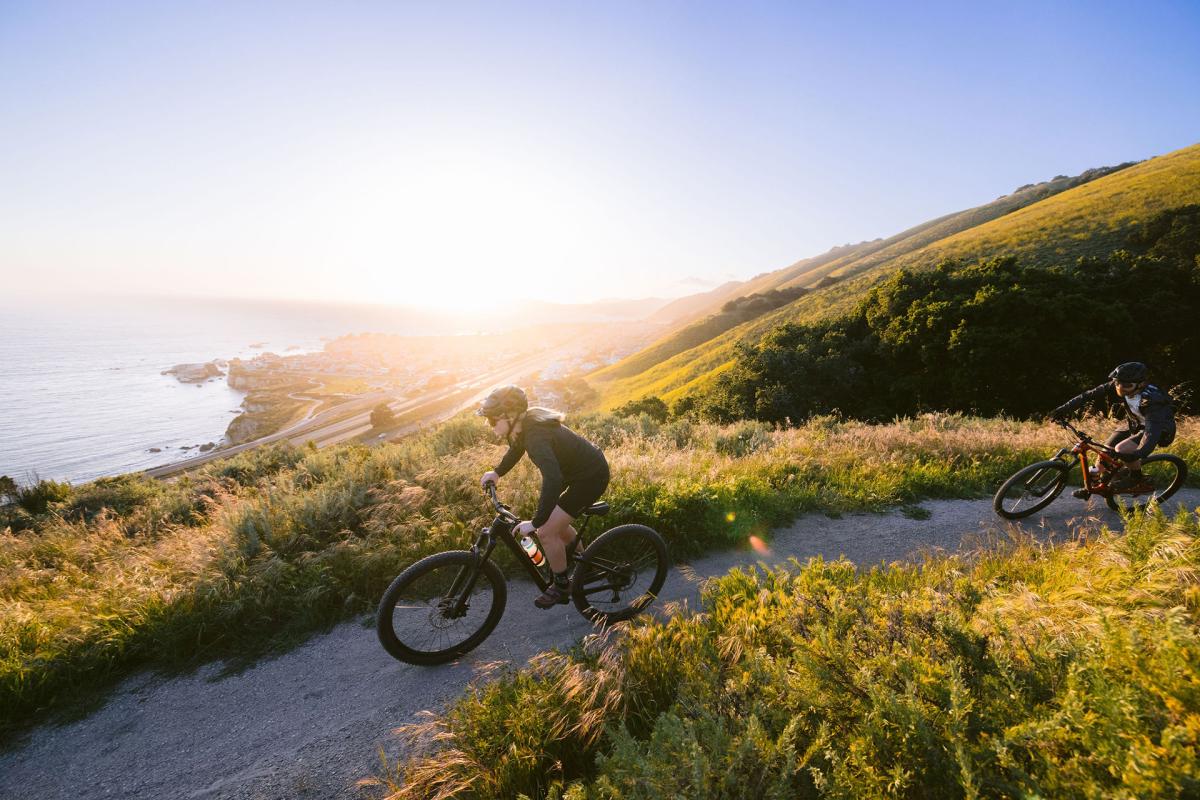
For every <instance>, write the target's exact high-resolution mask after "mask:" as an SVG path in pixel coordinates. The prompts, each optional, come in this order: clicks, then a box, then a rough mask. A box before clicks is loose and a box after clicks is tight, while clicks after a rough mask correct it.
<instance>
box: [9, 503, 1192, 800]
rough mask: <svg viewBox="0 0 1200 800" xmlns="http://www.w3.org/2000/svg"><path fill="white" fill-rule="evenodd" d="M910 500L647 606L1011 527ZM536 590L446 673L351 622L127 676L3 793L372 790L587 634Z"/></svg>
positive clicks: (705, 570)
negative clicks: (224, 667)
mask: <svg viewBox="0 0 1200 800" xmlns="http://www.w3.org/2000/svg"><path fill="white" fill-rule="evenodd" d="M1177 500H1178V502H1176V503H1173V506H1174V507H1178V506H1179V505H1183V506H1185V507H1187V508H1188V509H1196V508H1197V506H1200V490H1194V489H1189V490H1185V491H1183V492H1181V493H1180V495H1179V496H1178V498H1177ZM921 508H923V509H924V510H925V511H927V512H929V517H928V518H927V519H912V518H910V517H906V516H905V515H904V514H902V513H901V512H900V511H892V512H889V513H884V514H847V515H845V516H843V517H840V518H836V519H831V518H829V517H826V516H824V515H820V514H811V515H807V516H804V517H802V518H801V519H799V520H798V521H797V522H796V523H795V524H794V525H792V526H791V527H789V528H784V529H780V530H777V531H776V532H775V534H774V538H773V541H772V542H771V543H770V547H771V552H770V553H769V554H760V553H756V552H754V551H752V550H749V549H746V550H744V551H730V552H723V553H716V554H713V555H709V556H706V557H704V558H702V559H698V560H696V561H693V562H691V564H690V565H688V566H689V567H690V569H676V570H672V573H671V577H670V579H669V580H668V582H667V585H666V587H665V588H664V590H663V601H664V602H663V603H660V604H658V606H659V607H660V608H661V606H662V605H664V604H665V602H666V601H679V600H687V601H688V602H689V603H691V604H692V605H693V607H694V605H695V602H696V600H697V599H698V597H699V579H700V578H703V577H707V576H713V575H721V574H724V573H725V572H726V571H728V570H729V569H730V568H731V567H733V566H737V565H739V564H753V563H755V562H757V561H765V562H767V563H776V562H780V561H785V560H787V559H788V558H790V557H796V558H799V559H801V560H803V559H806V558H808V557H810V556H813V555H817V554H820V555H823V556H825V557H827V558H836V557H837V556H839V555H845V556H847V557H848V558H850V559H851V560H853V561H855V562H856V563H858V564H860V565H870V564H875V563H879V562H881V561H885V562H886V561H893V560H898V559H902V558H904V557H906V556H908V555H911V554H914V553H918V552H920V551H923V550H927V549H943V550H954V549H957V548H958V547H960V546H961V545H962V544H964V543H965V544H968V545H970V544H974V543H977V542H979V541H981V540H985V539H986V538H987V537H989V536H993V535H995V534H996V533H1000V534H1001V535H1003V533H1004V531H1005V530H1006V526H1005V525H1004V524H1002V521H1001V520H999V518H997V517H996V516H995V515H994V514H993V512H992V510H991V501H990V500H946V501H927V502H925V503H922V504H921ZM1089 520H1094V521H1098V522H1100V523H1102V524H1105V525H1109V526H1116V525H1119V524H1120V518H1119V517H1118V516H1117V515H1116V514H1113V513H1112V512H1110V511H1109V510H1108V509H1107V507H1105V506H1104V505H1103V503H1102V502H1101V501H1099V500H1098V499H1096V498H1093V499H1092V501H1091V502H1090V503H1088V504H1087V505H1086V506H1085V505H1084V504H1082V503H1081V502H1080V501H1078V500H1075V499H1073V498H1070V497H1065V498H1059V499H1058V500H1056V501H1055V502H1054V503H1053V504H1051V506H1050V507H1049V508H1048V509H1047V510H1046V512H1044V513H1043V514H1042V515H1037V516H1034V517H1031V518H1030V519H1029V520H1026V521H1025V522H1024V524H1023V526H1022V527H1023V528H1024V529H1025V530H1026V531H1031V532H1035V533H1038V535H1040V536H1044V537H1054V538H1056V539H1062V538H1065V537H1068V536H1070V534H1071V531H1072V529H1073V528H1074V527H1076V526H1078V525H1081V524H1084V523H1088V522H1089ZM533 594H534V591H533V589H532V587H531V586H530V585H529V584H523V583H515V584H512V585H510V593H509V603H508V608H507V610H506V613H505V615H504V618H503V619H502V620H501V622H500V625H499V627H498V628H497V629H496V631H495V632H494V633H493V634H492V635H491V637H490V638H489V639H488V640H487V641H485V642H484V643H483V644H482V645H481V646H480V647H479V648H478V649H477V650H476V651H474V652H473V653H471V654H469V656H468V657H466V658H463V659H462V660H460V661H459V662H458V663H454V664H448V665H445V666H441V667H413V666H409V665H407V664H401V663H399V662H397V661H394V660H392V658H391V657H389V656H388V655H387V654H386V653H385V652H384V651H383V649H382V648H381V647H380V646H379V644H378V642H377V641H376V639H375V633H374V630H373V628H372V627H371V626H370V625H363V624H359V623H356V622H349V623H345V624H343V625H340V626H339V627H337V628H335V629H334V630H333V631H331V632H330V633H328V634H325V635H322V636H319V637H316V638H314V639H312V640H311V641H309V642H308V643H307V644H305V645H303V646H302V647H299V648H297V649H295V650H293V651H291V652H289V653H287V654H285V655H282V656H279V657H278V658H274V659H272V660H269V661H264V662H262V663H259V664H258V665H256V666H255V667H254V668H252V669H249V670H247V671H245V672H242V673H240V674H237V675H233V676H228V677H220V676H219V671H220V670H219V667H218V666H216V665H211V666H209V667H206V668H204V669H202V670H200V671H198V672H196V673H194V674H192V675H190V676H187V677H183V678H173V679H163V678H160V677H156V676H153V675H149V674H144V675H139V676H136V677H134V678H131V679H129V680H127V681H126V682H125V683H123V684H122V685H121V687H120V689H119V690H118V691H116V692H114V694H113V695H112V697H111V699H110V700H109V702H108V703H107V704H106V705H105V706H104V707H103V708H101V709H100V710H98V711H97V712H95V713H93V714H92V715H90V716H88V717H87V718H85V719H82V720H79V721H76V722H72V723H69V724H66V725H63V726H58V727H54V726H42V727H40V728H38V729H36V730H34V731H33V732H32V733H31V734H30V735H28V736H27V737H26V738H25V740H24V741H23V742H21V743H20V744H19V746H18V747H17V748H15V749H14V750H11V751H9V752H6V753H2V754H0V798H3V799H4V800H10V799H11V800H33V798H38V799H39V800H53V799H54V798H68V797H69V798H75V799H77V800H90V798H101V797H115V798H122V800H143V799H149V798H155V799H156V800H157V799H158V798H212V799H213V800H218V799H225V798H229V799H232V798H238V800H242V799H243V798H264V799H265V798H272V799H274V798H297V799H299V800H304V799H305V798H339V799H341V798H347V799H349V798H361V797H366V796H370V794H369V793H368V792H365V791H364V790H362V789H359V788H357V787H356V782H357V780H358V779H360V778H364V777H367V776H369V775H371V774H372V772H373V771H374V770H375V769H376V768H377V766H378V764H379V754H380V752H384V753H387V754H388V756H389V758H393V759H394V758H395V755H396V753H397V748H398V743H397V741H396V738H395V737H394V736H393V735H392V733H391V731H392V729H393V728H395V727H396V726H397V725H401V724H404V723H407V722H411V721H414V720H415V719H416V717H417V715H418V714H419V712H421V711H422V710H423V709H433V708H438V707H439V706H442V705H443V704H445V703H446V702H447V701H449V700H451V699H453V698H454V697H457V696H458V695H459V694H460V693H461V692H462V691H463V688H464V686H465V685H466V684H467V683H468V682H469V681H470V680H471V679H472V678H474V677H475V676H476V675H477V674H478V673H479V672H480V670H481V669H483V668H485V667H486V666H487V665H489V664H493V663H494V662H497V661H504V662H508V663H511V664H514V665H520V664H524V663H526V662H528V660H529V659H530V657H531V656H533V655H534V654H536V653H538V652H541V651H543V650H546V649H550V648H553V647H564V646H569V645H571V644H573V643H574V642H575V641H577V640H578V639H579V638H580V637H582V636H583V635H585V634H587V633H588V632H589V631H590V630H591V628H590V626H589V625H588V623H587V622H586V621H584V619H583V618H582V617H580V616H579V615H578V614H576V613H575V612H574V611H573V610H571V609H570V608H569V607H564V608H563V609H556V610H554V611H551V612H540V611H538V610H536V609H535V608H534V607H533V605H532V603H531V602H530V601H531V600H532V596H533Z"/></svg>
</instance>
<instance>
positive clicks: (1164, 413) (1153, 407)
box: [1053, 381, 1175, 461]
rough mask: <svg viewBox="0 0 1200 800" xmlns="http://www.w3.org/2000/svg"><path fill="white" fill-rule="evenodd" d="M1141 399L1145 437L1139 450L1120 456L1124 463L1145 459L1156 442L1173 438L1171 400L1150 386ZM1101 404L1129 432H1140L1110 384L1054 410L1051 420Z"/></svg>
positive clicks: (1173, 426) (1078, 396) (1121, 399)
mask: <svg viewBox="0 0 1200 800" xmlns="http://www.w3.org/2000/svg"><path fill="white" fill-rule="evenodd" d="M1141 395H1142V404H1141V406H1140V407H1139V409H1138V410H1139V411H1141V412H1142V416H1143V417H1145V418H1146V426H1145V427H1146V433H1145V435H1144V436H1143V437H1142V445H1141V447H1139V448H1138V449H1137V451H1136V452H1134V453H1129V454H1124V458H1125V459H1126V460H1127V461H1136V460H1137V459H1140V458H1145V457H1146V456H1148V455H1150V452H1151V451H1152V450H1153V449H1154V448H1155V447H1156V446H1157V445H1158V443H1159V440H1161V439H1164V438H1165V439H1166V440H1167V442H1168V443H1169V442H1170V441H1171V439H1173V438H1174V435H1175V404H1174V403H1173V402H1172V401H1171V396H1170V395H1169V394H1167V393H1166V392H1164V391H1163V390H1162V389H1160V388H1158V387H1157V386H1155V385H1154V384H1152V383H1150V384H1146V387H1145V388H1144V389H1142V392H1141ZM1101 402H1103V403H1104V404H1105V406H1106V410H1107V411H1108V412H1109V413H1111V414H1112V415H1113V416H1114V417H1116V418H1117V419H1125V420H1127V421H1128V422H1129V429H1130V430H1131V431H1137V430H1140V429H1141V427H1142V424H1141V422H1139V421H1138V419H1137V418H1136V417H1135V416H1133V414H1131V413H1129V406H1127V405H1125V398H1123V397H1121V396H1120V395H1119V394H1117V387H1116V386H1114V385H1113V383H1112V382H1111V381H1109V382H1108V383H1103V384H1101V385H1099V386H1097V387H1096V388H1095V389H1088V390H1087V391H1086V392H1084V393H1082V394H1079V395H1076V396H1075V397H1072V398H1071V399H1070V400H1068V401H1067V402H1065V403H1063V404H1062V405H1061V406H1059V407H1058V408H1056V409H1054V412H1053V413H1054V416H1066V415H1067V414H1069V413H1071V412H1072V411H1074V410H1076V409H1077V408H1080V407H1081V406H1085V405H1093V406H1098V405H1100V403H1101Z"/></svg>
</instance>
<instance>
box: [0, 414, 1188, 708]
mask: <svg viewBox="0 0 1200 800" xmlns="http://www.w3.org/2000/svg"><path fill="white" fill-rule="evenodd" d="M571 424H574V425H576V426H577V427H579V428H580V429H581V430H582V431H583V432H584V433H586V434H587V435H588V436H590V437H591V438H593V439H594V440H595V441H597V442H598V443H600V444H601V445H602V446H603V447H604V449H605V451H606V453H607V455H608V457H609V460H610V462H611V464H612V467H613V475H614V478H613V483H612V486H611V487H610V489H609V492H608V494H607V498H606V499H608V500H609V501H610V502H611V503H612V505H613V509H614V510H613V513H612V515H611V516H610V517H609V518H607V521H608V522H610V523H611V524H619V523H621V522H627V521H637V522H643V523H648V524H650V525H652V526H654V527H655V528H656V529H658V530H659V531H660V532H661V533H663V535H664V536H665V537H666V538H667V540H668V542H669V544H670V547H671V549H672V552H673V554H674V555H676V556H678V557H686V556H688V555H692V554H696V553H699V552H702V551H704V550H709V549H713V548H723V547H740V546H745V543H746V541H747V539H748V537H749V536H750V535H759V536H763V537H766V536H769V531H770V529H771V528H772V527H775V526H778V525H782V524H785V523H787V522H788V521H790V520H791V519H792V518H793V517H794V516H795V515H797V514H799V513H802V512H805V511H818V510H819V511H826V512H836V511H841V510H850V509H878V508H884V507H887V506H889V505H895V504H902V503H908V502H912V501H915V500H918V499H920V498H923V497H962V496H976V495H981V494H987V493H990V492H991V491H992V490H993V489H994V488H995V487H996V486H997V485H998V484H999V482H1000V481H1001V480H1002V479H1003V478H1004V477H1005V476H1007V475H1008V474H1009V473H1010V472H1012V471H1013V470H1015V469H1016V468H1017V467H1019V466H1022V465H1023V464H1024V463H1026V462H1028V461H1032V460H1034V459H1040V458H1042V457H1045V456H1046V455H1047V454H1048V453H1049V452H1052V451H1053V450H1054V449H1055V448H1056V447H1057V446H1059V445H1060V444H1061V443H1062V437H1061V435H1060V433H1059V432H1058V431H1057V429H1055V428H1051V427H1047V426H1039V425H1031V424H1027V423H1017V422H1012V421H1007V420H979V419H971V418H965V417H959V416H927V417H922V418H919V419H913V420H897V421H895V422H893V423H891V424H888V425H866V424H862V423H856V422H846V421H840V420H836V419H831V418H824V419H814V420H812V421H810V422H808V423H807V424H805V425H803V426H800V427H797V428H792V429H786V430H773V429H771V428H769V427H767V426H763V425H761V424H758V423H740V424H737V425H732V426H726V427H719V426H714V425H705V424H695V423H691V422H687V421H678V422H673V423H668V424H665V425H659V424H657V423H655V422H653V421H652V420H650V419H649V418H645V417H643V418H640V419H624V418H618V417H613V416H607V415H592V416H586V417H581V418H579V419H577V420H574V421H573V422H572V423H571ZM1198 443H1200V428H1198V427H1197V425H1196V423H1195V422H1194V421H1186V422H1185V423H1184V424H1183V425H1182V426H1181V430H1180V436H1179V439H1178V441H1177V444H1176V445H1175V446H1174V447H1173V448H1172V449H1173V450H1175V451H1176V452H1181V453H1183V454H1184V455H1185V456H1186V457H1188V458H1189V460H1191V461H1192V463H1200V458H1198V457H1200V446H1198ZM500 454H501V448H500V446H499V445H498V444H496V443H495V442H493V441H492V440H491V439H490V438H489V436H488V434H487V432H486V431H485V430H484V427H483V426H481V425H480V424H479V423H478V422H477V421H475V420H471V419H457V420H453V421H451V422H449V423H446V424H444V425H442V426H439V427H438V428H436V429H433V430H430V431H427V432H424V433H422V434H420V435H418V436H415V437H411V438H409V439H407V440H405V441H403V442H401V443H397V444H393V445H389V446H384V447H378V448H366V447H362V446H345V447H336V448H329V449H326V450H320V451H317V450H315V449H307V448H282V447H276V448H260V449H258V450H255V451H252V452H250V453H247V454H243V455H241V456H239V457H235V458H231V459H228V460H225V461H222V462H217V463H215V464H213V465H211V466H210V467H209V468H207V469H206V470H204V471H203V472H200V473H198V474H195V475H193V476H190V477H187V478H183V479H181V480H179V481H176V482H173V483H170V484H160V483H157V482H154V481H150V480H149V479H145V478H138V477H137V476H125V477H122V478H118V479H107V480H105V481H98V482H95V483H93V484H87V485H84V486H80V487H74V488H72V489H71V490H70V491H69V492H68V493H67V494H66V495H65V496H61V497H59V499H58V500H56V501H53V502H49V503H48V505H47V507H46V509H45V510H44V511H43V512H41V513H37V514H30V513H28V512H26V511H19V513H17V511H15V510H13V509H12V508H9V509H8V510H7V512H6V513H9V514H10V518H9V523H8V524H9V527H8V528H7V529H3V532H2V533H0V729H3V730H10V731H11V730H12V729H13V728H14V727H19V726H21V725H24V724H28V723H29V722H31V721H36V720H39V719H42V718H43V717H44V715H45V714H46V712H48V711H52V710H54V709H57V708H63V707H65V706H67V705H69V704H71V703H72V702H74V701H77V700H79V699H81V698H91V697H95V696H96V695H97V693H98V692H101V691H102V690H103V689H104V688H105V687H107V686H110V685H111V684H112V683H113V682H114V681H116V680H118V679H120V678H121V677H123V676H125V675H128V674H129V673H130V672H131V671H133V670H136V669H139V668H143V667H151V668H156V669H179V668H188V667H191V666H194V665H196V664H199V663H203V662H205V661H209V660H212V659H234V660H238V659H249V658H255V657H257V656H259V655H261V654H263V653H265V652H269V651H271V650H278V649H280V648H285V647H288V646H291V645H293V644H295V643H296V642H298V641H301V640H303V639H304V638H305V637H306V636H310V635H311V634H312V633H313V632H315V631H320V630H323V629H325V628H327V627H328V626H330V625H332V624H334V623H336V622H338V621H340V620H343V619H345V618H347V617H348V616H352V615H355V614H361V613H363V612H367V611H370V610H371V609H372V607H373V605H374V603H375V602H376V600H377V599H378V597H379V596H380V594H381V593H382V591H383V589H384V588H385V587H386V585H387V583H388V582H389V581H390V580H391V578H392V577H394V576H395V574H397V573H398V572H399V571H400V570H401V569H402V568H403V567H404V566H406V565H407V564H409V563H411V562H413V561H415V560H417V559H418V558H420V557H422V556H424V555H427V554H429V553H432V552H437V551H440V550H445V549H452V548H461V547H464V546H467V545H468V544H469V542H470V539H471V537H472V535H473V531H474V530H475V529H477V527H478V526H480V525H483V524H485V523H486V521H487V520H488V518H489V514H488V508H487V506H486V504H485V503H484V502H483V498H482V495H481V494H480V493H479V490H478V487H477V480H478V476H479V475H480V474H482V472H484V471H485V470H486V469H488V468H490V467H491V466H493V465H494V464H495V462H496V461H498V460H499V456H500ZM501 489H502V493H503V494H504V495H505V497H506V498H507V499H508V500H510V501H511V502H512V503H513V505H514V506H515V507H516V508H517V509H518V510H524V511H526V513H531V512H532V509H533V507H534V504H535V503H536V500H537V493H538V481H537V477H536V473H535V472H534V470H533V468H532V467H531V466H530V465H529V464H528V463H527V462H525V463H523V464H522V465H521V466H520V467H519V468H518V469H517V470H515V471H514V472H513V473H512V474H511V475H510V476H506V478H505V480H504V481H503V483H502V486H501ZM56 496H57V495H56ZM13 515H15V516H13ZM0 524H3V523H0ZM501 555H502V559H503V558H507V554H501ZM501 565H502V566H506V562H504V561H503V560H502V561H501Z"/></svg>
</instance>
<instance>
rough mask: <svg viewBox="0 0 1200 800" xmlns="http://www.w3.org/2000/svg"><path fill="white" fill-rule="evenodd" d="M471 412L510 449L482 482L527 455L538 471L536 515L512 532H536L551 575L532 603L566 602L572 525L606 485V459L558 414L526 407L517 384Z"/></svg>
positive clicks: (495, 479) (496, 478)
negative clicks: (485, 421) (547, 583)
mask: <svg viewBox="0 0 1200 800" xmlns="http://www.w3.org/2000/svg"><path fill="white" fill-rule="evenodd" d="M475 413H476V414H478V415H479V416H481V417H486V418H487V421H488V423H489V424H490V425H491V426H492V430H494V431H495V432H496V434H497V435H499V436H503V437H504V438H505V440H506V441H507V442H508V452H507V453H505V454H504V458H502V459H501V460H500V463H499V464H497V465H496V468H495V469H493V470H489V471H487V472H485V473H484V475H483V477H482V478H481V479H480V481H479V482H480V484H481V485H483V486H487V484H489V483H497V482H498V481H499V480H500V478H501V477H503V476H504V475H505V474H506V473H507V472H508V471H509V470H511V469H512V468H513V467H515V466H516V464H517V462H518V461H520V460H521V456H523V455H525V454H526V453H528V454H529V460H530V461H532V462H533V463H534V465H535V466H536V467H537V468H538V470H539V471H540V472H541V473H542V492H541V497H540V499H539V500H538V508H537V513H536V514H534V516H533V519H531V520H527V521H524V522H522V523H521V524H520V525H518V526H517V527H516V528H515V529H514V530H513V533H514V535H516V536H517V537H518V538H520V537H521V536H526V535H529V534H534V533H536V534H537V537H538V541H540V542H541V544H542V552H544V553H545V554H546V561H547V562H549V564H550V571H551V572H552V573H553V574H554V581H553V583H551V585H550V588H548V589H547V590H546V591H545V592H543V593H542V594H541V595H540V596H539V597H538V598H537V599H535V600H534V601H533V603H534V605H536V606H537V607H538V608H543V609H546V608H551V607H553V606H555V605H560V604H565V603H567V602H569V601H570V596H569V592H568V590H567V587H568V584H569V582H570V576H569V575H568V574H567V548H568V547H569V546H570V545H571V544H572V543H573V542H574V541H575V539H576V537H577V536H578V535H579V533H578V532H577V531H576V530H575V528H574V527H573V526H572V525H571V523H572V522H574V521H575V518H576V517H578V516H579V515H580V514H582V513H583V510H584V509H585V508H587V507H588V506H590V505H591V504H592V503H595V502H596V501H597V500H599V499H600V496H601V495H602V494H604V490H605V489H606V488H608V479H609V472H608V461H607V460H606V459H605V458H604V453H602V452H600V448H598V447H596V445H594V444H592V443H591V442H589V441H588V440H587V439H585V438H583V437H582V436H580V435H579V434H577V433H575V432H574V431H573V430H571V429H570V428H568V427H567V426H566V425H563V424H562V423H563V415H562V414H561V413H560V412H558V411H553V410H551V409H548V408H538V407H534V408H530V407H529V400H528V398H527V397H526V396H525V392H524V391H523V390H522V389H521V388H520V387H518V386H501V387H500V388H498V389H495V390H494V391H492V393H491V394H489V395H488V396H487V397H486V398H484V400H483V403H482V404H480V406H479V410H478V411H476V412H475Z"/></svg>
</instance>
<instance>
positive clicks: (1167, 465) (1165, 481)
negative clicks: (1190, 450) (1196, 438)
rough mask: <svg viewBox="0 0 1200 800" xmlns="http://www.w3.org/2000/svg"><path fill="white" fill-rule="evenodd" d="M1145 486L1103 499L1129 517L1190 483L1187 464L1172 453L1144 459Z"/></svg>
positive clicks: (1156, 454)
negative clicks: (1186, 481) (1185, 483)
mask: <svg viewBox="0 0 1200 800" xmlns="http://www.w3.org/2000/svg"><path fill="white" fill-rule="evenodd" d="M1142 477H1143V480H1142V482H1141V483H1140V484H1139V485H1137V486H1135V487H1133V488H1132V489H1130V490H1129V491H1125V492H1113V494H1111V495H1109V496H1108V497H1106V498H1104V501H1105V502H1106V503H1108V507H1109V508H1111V509H1112V510H1113V511H1124V512H1126V513H1128V512H1130V511H1134V510H1137V509H1144V508H1145V507H1146V506H1148V505H1149V504H1150V503H1161V502H1162V501H1164V500H1166V499H1167V498H1168V497H1170V496H1171V495H1173V494H1175V493H1176V492H1177V491H1179V487H1180V486H1183V482H1184V481H1185V480H1187V462H1186V461H1184V460H1183V459H1182V458H1179V457H1178V456H1173V455H1171V454H1170V453H1155V454H1154V455H1151V456H1146V457H1145V458H1144V459H1142Z"/></svg>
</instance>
